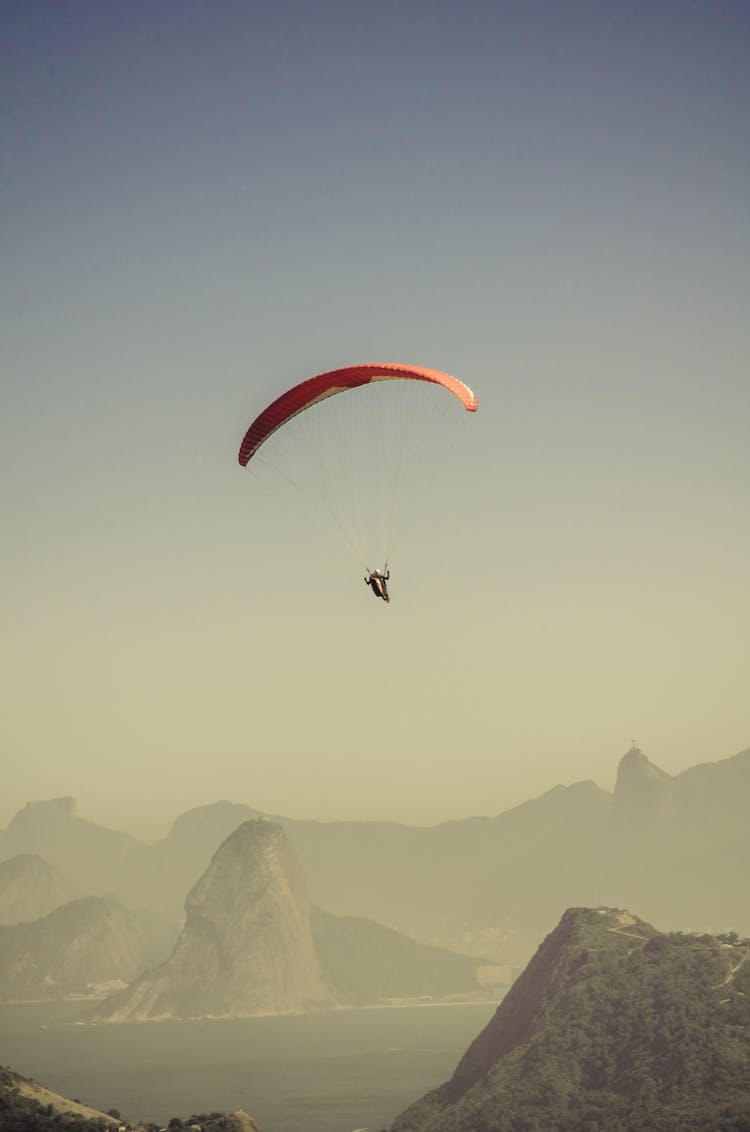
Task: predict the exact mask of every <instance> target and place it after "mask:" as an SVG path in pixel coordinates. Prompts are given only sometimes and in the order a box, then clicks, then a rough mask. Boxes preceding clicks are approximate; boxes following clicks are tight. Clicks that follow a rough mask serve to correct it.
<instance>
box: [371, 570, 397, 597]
mask: <svg viewBox="0 0 750 1132" xmlns="http://www.w3.org/2000/svg"><path fill="white" fill-rule="evenodd" d="M390 576H391V572H390V570H389V569H388V567H387V566H386V567H385V571H384V572H382V573H381V571H380V570H371V571H370V572H369V573H367V574H365V585H367V586H369V587H370V589H371V590H372V592H373V593H374V594H375V597H382V599H383V601H390V600H391V599H390V597H389V596H388V586H387V584H386V583H387V581H388V579H389V578H390Z"/></svg>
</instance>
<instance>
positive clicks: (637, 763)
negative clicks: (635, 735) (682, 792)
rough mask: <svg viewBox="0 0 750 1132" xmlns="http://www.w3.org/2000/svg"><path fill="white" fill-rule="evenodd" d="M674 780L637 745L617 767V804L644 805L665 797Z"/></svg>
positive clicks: (627, 805)
mask: <svg viewBox="0 0 750 1132" xmlns="http://www.w3.org/2000/svg"><path fill="white" fill-rule="evenodd" d="M671 782H672V776H671V775H669V774H667V773H666V771H664V770H661V769H660V768H659V767H658V766H656V765H655V764H654V763H652V762H650V761H649V759H647V758H646V756H645V755H644V753H643V751H642V750H641V749H640V747H636V746H635V745H634V746H632V747H631V748H630V750H629V751H627V752H626V753H625V754H624V755H623V757H622V758H621V759H620V763H619V766H618V767H617V784H616V786H615V806H616V807H617V808H622V807H623V806H625V807H629V806H631V805H635V806H643V805H644V804H645V805H649V804H652V803H654V802H655V801H656V800H657V799H663V798H664V797H665V796H666V792H667V790H668V788H669V786H670V784H671Z"/></svg>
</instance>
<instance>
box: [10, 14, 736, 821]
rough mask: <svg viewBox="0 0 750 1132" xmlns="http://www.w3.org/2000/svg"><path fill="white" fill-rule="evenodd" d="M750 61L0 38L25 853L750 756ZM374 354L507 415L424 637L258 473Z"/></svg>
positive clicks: (214, 37)
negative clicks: (253, 464) (34, 838)
mask: <svg viewBox="0 0 750 1132" xmlns="http://www.w3.org/2000/svg"><path fill="white" fill-rule="evenodd" d="M749 33H750V9H749V8H748V6H747V4H745V3H744V2H741V0H736V2H731V0H711V2H709V0H705V2H694V3H690V2H687V0H674V2H672V0H663V2H661V0H660V2H658V3H646V2H635V3H627V4H625V3H612V4H603V3H599V2H591V3H587V2H570V3H559V2H551V0H549V2H534V0H525V2H521V0H517V2H514V0H509V2H507V3H503V2H495V3H468V4H459V3H434V2H433V3H421V2H418V0H417V2H414V3H392V2H389V0H385V2H382V3H380V4H377V5H364V4H356V3H343V2H342V3H328V2H325V3H284V2H276V3H265V2H258V3H239V2H215V3H205V2H202V3H197V2H191V0H180V2H179V3H178V2H161V3H152V2H148V3H145V2H144V3H141V2H133V0H129V2H128V3H124V2H121V3H113V2H108V3H102V2H100V0H97V2H91V3H82V2H75V0H74V2H71V3H66V4H61V3H57V2H37V3H5V4H4V5H3V6H2V9H0V35H1V43H0V49H1V51H2V57H1V58H0V116H1V117H0V121H1V123H2V143H1V144H2V149H1V151H0V159H1V160H2V199H3V206H2V231H3V239H2V262H3V271H2V281H1V283H0V286H1V287H2V308H1V309H2V316H1V317H2V335H1V340H2V385H3V405H4V409H3V414H2V420H1V421H0V430H1V433H2V445H1V447H0V451H1V453H2V456H1V459H2V466H1V467H0V473H1V475H2V480H1V482H2V487H1V489H0V490H2V506H3V527H4V539H3V543H4V549H3V567H4V569H3V576H4V591H5V596H6V599H7V602H6V603H5V604H6V610H5V613H4V617H3V634H2V635H3V639H4V644H3V666H4V667H3V673H2V681H3V689H4V692H5V697H4V698H5V700H6V708H5V709H4V711H3V722H2V757H3V764H4V766H5V767H7V768H8V773H7V775H4V781H3V790H2V812H0V824H5V822H7V820H9V818H10V817H11V816H12V814H13V812H15V810H16V809H17V808H18V807H19V806H21V805H22V804H23V803H24V802H25V801H27V800H29V799H32V798H43V797H50V796H53V795H57V794H74V795H75V796H76V797H77V798H78V800H79V810H80V812H82V813H84V814H85V815H86V816H89V817H92V818H95V819H97V820H101V821H107V822H109V823H111V824H119V825H121V826H123V827H126V828H129V829H132V830H133V831H134V832H139V833H143V834H144V835H150V834H153V835H156V833H158V832H161V830H162V829H163V828H164V827H165V826H166V824H167V823H168V821H169V820H171V818H173V817H174V816H175V814H176V813H178V812H179V811H180V810H182V809H185V808H187V807H188V806H190V805H193V804H197V803H201V802H204V801H211V800H214V799H216V798H219V797H229V798H232V799H233V800H237V801H245V802H248V803H250V804H254V805H257V806H258V807H260V808H263V809H267V810H271V811H275V812H279V813H286V814H289V815H292V816H295V815H298V816H309V817H320V818H324V819H328V818H336V817H342V818H393V819H396V820H404V821H414V822H432V821H437V820H441V819H443V818H449V817H461V816H464V815H466V814H469V813H496V812H498V811H500V810H502V809H504V808H506V807H507V806H509V805H511V804H513V803H515V802H518V801H521V800H524V799H525V798H526V797H528V796H530V795H532V794H535V793H539V792H541V791H542V790H544V789H546V788H548V787H550V786H552V785H554V784H555V783H556V782H570V781H574V780H576V779H579V778H594V779H595V780H596V781H597V782H599V784H600V785H602V786H604V787H606V788H610V787H611V786H612V784H613V779H614V768H615V765H616V761H617V759H618V757H619V756H620V755H621V754H622V752H623V751H624V750H625V749H626V748H627V746H628V745H629V742H630V738H631V737H632V736H635V737H636V738H637V739H638V741H639V743H640V745H641V746H642V747H643V749H644V750H645V751H646V753H647V754H648V755H649V756H650V757H651V758H652V759H653V760H654V761H655V762H657V763H658V764H659V765H661V766H662V767H664V769H666V770H668V771H671V772H677V771H679V770H681V769H683V768H684V767H686V766H689V765H691V764H693V763H695V762H699V761H704V760H711V759H715V758H721V757H724V756H728V755H731V754H733V753H735V752H736V751H737V750H739V749H741V748H742V747H745V746H747V745H748V743H750V711H749V710H748V692H747V689H748V687H749V686H750V680H749V676H750V672H749V671H748V669H749V667H750V666H749V665H748V643H747V642H748V615H749V614H750V599H749V597H748V593H749V592H750V587H748V581H747V575H748V563H749V562H750V534H749V533H748V503H749V502H750V499H749V497H750V444H749V443H748V432H749V429H748V418H749V416H750V414H749V410H750V380H749V379H748V373H749V369H750V367H749V366H748V360H749V358H748V355H749V351H748V323H749V321H750V320H749V319H748V310H750V287H749V286H748V284H749V281H750V280H749V276H750V266H749V265H750V255H749V254H748V253H749V252H750V248H749V247H748V244H749V243H750V159H749V155H750V146H749V141H750V138H749V133H750V130H749V127H748V122H749V118H748V106H750V90H749V89H748V87H749V86H750V78H749V77H748V68H747V59H748V57H749V50H748V49H749V48H750V34H749ZM377 360H390V361H397V362H411V363H414V364H421V365H426V366H431V367H434V368H438V369H442V370H446V371H448V372H451V373H454V374H456V376H458V377H461V378H462V379H463V380H465V381H466V382H467V383H468V384H469V385H470V386H471V387H472V388H473V389H474V390H475V391H476V392H477V394H478V396H479V399H480V410H479V412H478V413H477V415H476V417H475V418H473V419H471V420H470V421H469V422H465V421H463V420H462V421H461V422H460V433H461V435H460V437H459V439H458V440H457V442H456V445H455V447H454V448H453V449H452V451H451V454H450V463H449V465H448V467H449V469H450V479H449V481H448V483H447V484H445V483H444V484H443V486H442V487H441V489H440V491H436V492H435V494H434V496H430V494H429V493H427V494H426V495H423V496H422V497H419V498H417V499H415V498H412V499H411V500H410V501H409V500H407V503H408V505H409V506H410V507H411V508H412V512H411V519H409V520H408V522H407V535H406V537H402V539H401V541H400V544H399V548H398V555H397V557H396V559H395V560H394V562H393V564H392V568H393V593H394V599H393V601H392V603H391V605H390V606H389V607H388V608H386V607H385V606H384V605H383V604H382V603H376V602H375V601H373V600H372V599H371V598H370V595H369V594H368V593H367V591H365V589H364V586H363V585H362V582H361V573H360V569H359V565H358V564H353V563H352V560H351V559H350V558H349V557H348V556H347V555H346V553H342V551H341V547H340V545H339V544H338V542H337V541H336V539H335V538H332V537H331V533H330V531H329V530H328V529H327V528H326V527H325V525H324V524H320V523H318V521H317V520H316V519H313V518H312V517H311V518H310V519H309V521H308V520H306V519H305V518H304V515H300V514H299V513H298V512H296V511H294V510H293V508H290V506H289V505H288V500H287V498H286V496H285V495H284V493H283V492H282V491H280V490H279V491H278V492H277V491H276V487H275V485H274V483H273V482H272V477H271V478H269V479H258V478H256V477H255V476H253V475H250V474H248V473H246V472H244V471H242V470H241V469H240V468H239V467H238V465H237V463H236V450H237V447H238V444H239V440H240V438H241V436H242V433H243V431H244V429H245V427H246V426H247V424H249V422H250V420H251V419H252V417H253V416H254V415H255V414H256V413H257V412H258V411H259V410H260V408H262V407H263V405H264V404H265V403H266V402H267V401H268V400H270V399H271V398H272V397H273V396H275V395H276V394H277V393H278V392H280V391H281V389H283V388H284V387H285V386H286V385H289V384H291V383H293V382H294V381H297V380H301V379H302V378H304V377H306V376H308V375H310V374H313V373H316V372H318V371H320V370H324V369H330V368H334V367H336V366H339V365H345V364H349V363H352V362H357V361H377ZM467 424H469V425H470V427H464V426H465V425H467ZM444 427H448V426H443V425H440V426H438V432H436V441H437V440H438V439H440V440H441V441H442V439H443V436H444V435H445V434H444V433H443V432H442V431H440V430H441V429H443V428H444ZM428 448H429V445H428ZM439 449H440V445H439V444H436V447H435V449H434V450H432V449H430V450H429V451H428V450H425V461H426V465H427V467H428V468H429V467H430V466H431V465H430V461H435V460H436V459H439V457H438V456H436V452H439ZM443 466H444V465H443ZM437 470H439V469H437ZM407 518H408V508H407ZM409 526H411V537H410V535H409V531H408V528H409Z"/></svg>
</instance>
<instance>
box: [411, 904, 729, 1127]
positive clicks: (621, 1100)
mask: <svg viewBox="0 0 750 1132" xmlns="http://www.w3.org/2000/svg"><path fill="white" fill-rule="evenodd" d="M518 1129H523V1132H584V1130H585V1132H589V1130H592V1132H593V1130H595V1129H606V1130H607V1132H656V1130H657V1129H658V1132H750V940H741V939H739V938H738V937H737V936H735V935H729V936H719V937H713V936H708V935H703V936H695V935H684V934H682V933H670V934H662V933H660V932H658V931H656V930H655V929H654V928H652V927H651V926H650V925H648V924H645V923H643V922H642V921H640V920H638V919H636V918H635V917H634V916H630V915H629V914H628V913H624V912H621V911H618V910H614V909H603V908H597V909H571V910H569V911H568V912H566V913H565V915H564V916H563V918H562V920H561V921H560V923H559V925H558V926H557V928H555V930H554V931H553V932H552V933H551V934H550V935H549V936H548V937H547V938H546V940H545V941H544V943H543V944H542V945H541V947H540V948H539V950H538V951H537V953H536V955H535V956H534V957H533V959H532V960H531V962H530V963H529V965H528V967H527V968H526V970H525V971H524V973H523V974H522V975H521V977H520V978H519V979H518V980H517V982H516V983H515V984H514V986H513V987H512V989H511V990H510V992H509V993H508V995H507V996H506V998H505V999H504V1000H503V1002H502V1003H501V1004H500V1006H499V1007H498V1010H497V1012H496V1014H495V1016H494V1018H493V1019H492V1021H491V1022H490V1023H489V1025H488V1026H487V1027H486V1028H485V1030H484V1031H483V1032H482V1033H481V1034H480V1035H479V1037H477V1038H476V1040H475V1041H474V1042H473V1043H472V1045H471V1046H470V1047H469V1049H468V1050H467V1052H466V1054H465V1055H464V1057H463V1058H462V1059H461V1061H460V1062H459V1064H458V1066H457V1068H456V1071H455V1073H454V1074H453V1077H452V1078H451V1080H450V1081H448V1082H447V1083H446V1084H445V1085H443V1086H441V1087H440V1088H439V1089H436V1090H435V1091H433V1092H432V1093H428V1094H427V1095H426V1096H425V1097H424V1098H423V1099H422V1100H421V1101H419V1102H417V1103H416V1104H415V1105H412V1106H411V1107H410V1108H409V1109H408V1110H407V1111H406V1112H405V1113H403V1114H402V1115H401V1116H400V1117H399V1118H398V1120H397V1121H396V1122H395V1124H394V1125H393V1127H392V1132H448V1130H450V1132H469V1130H470V1132H517V1130H518Z"/></svg>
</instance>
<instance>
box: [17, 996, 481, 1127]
mask: <svg viewBox="0 0 750 1132" xmlns="http://www.w3.org/2000/svg"><path fill="white" fill-rule="evenodd" d="M85 1010H86V1005H85V1004H82V1003H58V1004H54V1005H53V1004H51V1003H26V1004H23V1005H5V1006H0V1064H3V1065H7V1066H8V1067H9V1068H11V1069H14V1070H16V1072H18V1073H22V1074H24V1076H27V1077H33V1078H34V1079H35V1080H37V1081H40V1082H41V1083H42V1084H44V1085H47V1086H48V1087H49V1088H51V1089H54V1090H55V1091H56V1092H58V1093H62V1094H63V1095H64V1096H68V1097H75V1098H77V1099H79V1100H81V1101H84V1102H86V1103H88V1104H91V1105H94V1106H95V1107H96V1108H100V1109H104V1110H105V1111H106V1110H107V1109H109V1108H117V1109H119V1110H120V1112H121V1113H122V1114H123V1115H124V1116H126V1117H127V1118H129V1119H132V1120H134V1119H140V1120H151V1121H155V1122H157V1123H159V1124H161V1125H166V1123H167V1121H168V1120H169V1118H170V1117H172V1116H181V1117H183V1118H184V1117H186V1116H189V1115H190V1114H192V1113H194V1112H210V1111H220V1112H229V1111H231V1110H232V1109H235V1108H244V1109H245V1110H246V1111H247V1112H249V1113H250V1114H251V1116H253V1117H254V1118H255V1120H256V1121H257V1122H258V1124H259V1125H260V1127H261V1128H262V1129H263V1132H352V1130H353V1129H362V1128H367V1129H368V1130H369V1132H379V1130H380V1129H382V1128H385V1127H387V1125H388V1124H389V1123H390V1122H391V1121H392V1120H393V1118H394V1117H395V1116H396V1115H397V1114H398V1113H399V1112H401V1111H402V1110H403V1109H404V1108H405V1107H406V1106H407V1105H408V1104H410V1103H411V1102H412V1101H415V1100H417V1099H418V1098H419V1097H420V1096H421V1095H422V1094H423V1093H424V1092H426V1091H427V1089H431V1088H433V1087H434V1086H436V1085H439V1084H440V1083H441V1082H442V1081H445V1080H446V1078H447V1077H449V1076H450V1074H451V1073H452V1072H453V1069H454V1067H455V1065H456V1062H457V1061H458V1059H459V1058H460V1057H461V1055H462V1053H463V1052H464V1050H465V1049H466V1047H467V1046H468V1045H469V1043H470V1042H471V1041H472V1039H473V1038H474V1037H476V1035H477V1034H478V1033H479V1031H480V1030H481V1029H482V1028H483V1027H484V1026H485V1025H486V1023H487V1022H488V1021H489V1019H490V1018H491V1016H492V1014H493V1013H494V1010H495V1004H489V1003H482V1004H472V1005H455V1006H418V1007H400V1008H395V1007H394V1008H392V1009H381V1010H342V1011H335V1012H332V1013H329V1014H312V1015H299V1016H297V1015H292V1016H288V1017H281V1018H246V1019H233V1020H224V1021H202V1022H155V1023H148V1024H145V1025H119V1026H90V1025H81V1024H80V1019H82V1018H84V1017H85Z"/></svg>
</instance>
